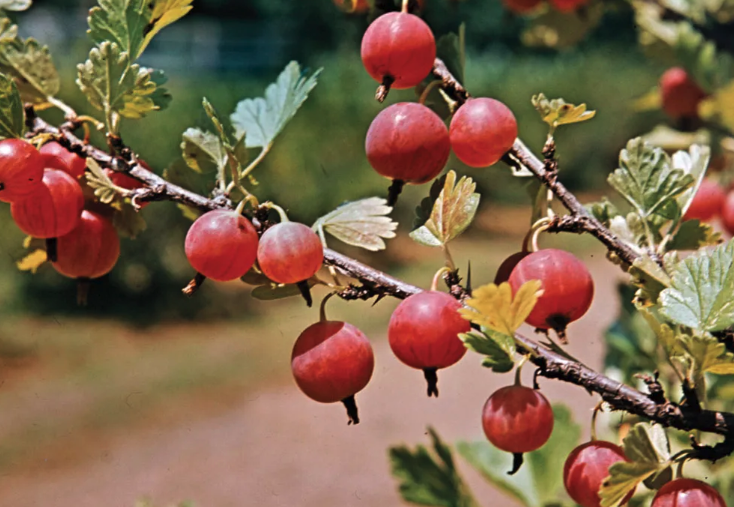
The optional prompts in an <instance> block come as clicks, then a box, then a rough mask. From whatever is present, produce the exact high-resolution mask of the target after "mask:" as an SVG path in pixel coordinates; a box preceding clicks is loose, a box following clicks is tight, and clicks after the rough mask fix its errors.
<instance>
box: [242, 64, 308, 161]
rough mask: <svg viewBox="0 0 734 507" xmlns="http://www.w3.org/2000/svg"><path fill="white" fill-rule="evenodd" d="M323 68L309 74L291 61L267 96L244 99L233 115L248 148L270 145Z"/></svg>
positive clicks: (300, 103)
mask: <svg viewBox="0 0 734 507" xmlns="http://www.w3.org/2000/svg"><path fill="white" fill-rule="evenodd" d="M320 73H321V70H317V71H316V72H314V73H313V74H312V75H311V77H307V74H306V72H305V71H302V70H301V66H300V65H299V64H298V63H297V62H290V63H289V64H288V65H287V66H286V68H285V70H283V72H281V73H280V75H279V76H278V80H277V81H276V82H275V83H272V84H271V85H270V86H268V87H267V89H266V90H265V97H258V98H255V99H245V100H243V101H241V102H240V103H239V104H237V108H236V109H235V112H234V113H232V116H231V117H230V119H231V121H232V125H233V126H234V128H235V132H236V136H237V137H238V138H239V137H240V136H242V135H246V136H247V139H246V141H247V142H246V145H247V147H248V148H265V147H267V146H270V145H271V144H272V142H273V140H274V139H275V138H276V136H277V135H278V134H280V132H281V131H282V130H283V128H285V126H286V125H287V124H288V122H289V121H290V120H291V119H292V118H293V117H294V116H295V114H296V112H298V109H299V108H300V107H301V105H303V103H304V102H305V101H306V99H307V98H308V95H309V93H310V92H311V90H313V89H314V87H315V86H316V83H317V78H318V75H319V74H320Z"/></svg>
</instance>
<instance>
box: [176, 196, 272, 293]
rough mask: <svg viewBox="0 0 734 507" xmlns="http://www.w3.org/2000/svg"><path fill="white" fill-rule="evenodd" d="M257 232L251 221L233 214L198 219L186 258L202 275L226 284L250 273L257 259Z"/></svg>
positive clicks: (188, 237)
mask: <svg viewBox="0 0 734 507" xmlns="http://www.w3.org/2000/svg"><path fill="white" fill-rule="evenodd" d="M257 245H258V239H257V232H256V231H255V228H254V227H253V226H252V224H251V223H250V221H249V220H248V219H247V218H245V217H243V216H242V215H240V214H239V213H237V212H236V211H230V210H214V211H209V212H208V213H205V214H203V215H202V216H200V217H199V218H197V219H196V221H195V222H194V224H193V225H192V226H191V227H190V228H189V232H188V233H187V234H186V244H185V251H186V258H188V260H189V263H190V264H191V266H192V267H193V268H194V269H195V270H196V271H197V272H198V273H200V274H201V275H203V276H205V277H207V278H211V279H212V280H217V281H220V282H226V281H230V280H235V279H237V278H240V277H241V276H243V275H244V274H245V273H247V272H248V271H249V270H250V268H251V267H252V265H253V264H254V263H255V258H256V257H257Z"/></svg>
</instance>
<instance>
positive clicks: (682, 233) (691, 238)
mask: <svg viewBox="0 0 734 507" xmlns="http://www.w3.org/2000/svg"><path fill="white" fill-rule="evenodd" d="M723 241H724V238H723V237H722V235H721V233H720V232H719V231H717V230H716V229H714V228H713V227H712V226H711V225H710V224H707V223H705V222H701V221H699V220H698V219H695V220H686V221H685V222H683V223H682V224H681V226H680V228H679V229H678V231H677V232H676V233H675V235H673V239H672V240H670V242H668V245H667V246H668V250H698V249H699V248H702V247H705V246H713V245H718V244H721V243H723Z"/></svg>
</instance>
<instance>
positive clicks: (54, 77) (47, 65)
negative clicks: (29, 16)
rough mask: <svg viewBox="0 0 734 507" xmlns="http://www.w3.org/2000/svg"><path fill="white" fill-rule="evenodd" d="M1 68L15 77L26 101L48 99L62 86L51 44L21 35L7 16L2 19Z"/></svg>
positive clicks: (37, 102)
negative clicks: (49, 47) (51, 52)
mask: <svg viewBox="0 0 734 507" xmlns="http://www.w3.org/2000/svg"><path fill="white" fill-rule="evenodd" d="M0 72H3V73H4V74H7V75H9V76H12V77H13V79H14V80H15V82H16V85H17V86H18V91H19V92H20V95H21V97H22V99H23V101H24V102H32V103H34V104H42V103H46V102H47V101H48V98H49V97H53V96H54V95H56V94H57V93H58V92H59V88H60V87H61V80H60V78H59V74H58V72H57V71H56V67H55V66H54V63H53V61H52V60H51V55H50V54H49V51H48V48H47V47H46V46H41V45H40V44H39V43H38V42H37V41H35V40H34V39H25V40H23V39H21V38H20V37H18V27H17V26H16V25H13V24H12V23H11V22H10V20H9V19H8V18H3V19H0Z"/></svg>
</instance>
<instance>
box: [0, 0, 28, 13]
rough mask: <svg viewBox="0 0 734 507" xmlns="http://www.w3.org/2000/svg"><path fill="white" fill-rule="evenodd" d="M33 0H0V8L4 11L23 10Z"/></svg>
mask: <svg viewBox="0 0 734 507" xmlns="http://www.w3.org/2000/svg"><path fill="white" fill-rule="evenodd" d="M32 3H33V0H0V9H5V10H6V11H25V10H27V9H28V8H29V7H30V6H31V4H32Z"/></svg>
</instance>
